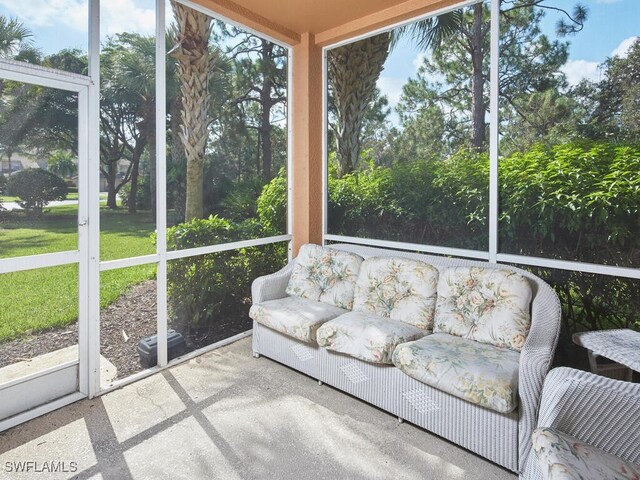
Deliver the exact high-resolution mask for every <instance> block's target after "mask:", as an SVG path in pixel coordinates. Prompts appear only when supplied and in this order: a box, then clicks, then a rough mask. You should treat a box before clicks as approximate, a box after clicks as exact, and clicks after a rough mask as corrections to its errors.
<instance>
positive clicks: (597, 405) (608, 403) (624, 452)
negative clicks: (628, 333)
mask: <svg viewBox="0 0 640 480" xmlns="http://www.w3.org/2000/svg"><path fill="white" fill-rule="evenodd" d="M538 426H541V427H553V428H555V429H556V430H559V431H561V432H563V433H566V434H567V435H571V436H572V437H575V438H577V439H579V440H582V441H583V442H585V443H588V444H590V445H593V446H594V447H598V448H601V449H602V450H604V451H606V452H609V453H611V454H613V455H616V456H618V457H620V458H624V459H625V460H627V461H629V462H633V463H639V464H640V448H638V445H640V428H639V426H640V384H637V383H630V382H623V381H620V380H613V379H611V378H607V377H602V376H600V375H595V374H593V373H589V372H583V371H581V370H575V369H573V368H566V367H560V368H555V369H553V370H552V371H551V372H550V373H549V375H547V380H546V382H545V385H544V390H543V393H542V403H541V405H540V415H539V416H538Z"/></svg>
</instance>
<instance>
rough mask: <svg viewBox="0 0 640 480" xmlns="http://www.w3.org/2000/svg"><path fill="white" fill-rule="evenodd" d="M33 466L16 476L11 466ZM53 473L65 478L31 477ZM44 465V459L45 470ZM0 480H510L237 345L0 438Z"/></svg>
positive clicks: (478, 460)
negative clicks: (53, 467)
mask: <svg viewBox="0 0 640 480" xmlns="http://www.w3.org/2000/svg"><path fill="white" fill-rule="evenodd" d="M29 461H30V462H35V464H31V467H32V470H31V472H30V473H16V472H15V471H11V470H15V468H16V467H17V462H29ZM45 462H49V464H48V465H49V466H51V465H54V464H55V465H56V466H57V467H59V468H60V467H63V468H64V470H66V472H58V473H35V472H34V469H39V470H40V471H41V470H42V469H43V468H45V469H46V468H49V467H48V466H45ZM52 462H53V463H52ZM0 478H3V479H4V478H8V479H24V478H47V479H55V478H80V479H89V478H91V479H105V480H109V479H117V480H126V479H164V478H166V479H172V480H173V479H199V478H202V479H225V480H227V479H229V480H232V479H253V478H261V479H262V478H264V479H278V480H283V479H295V480H301V479H345V480H346V479H387V478H394V479H396V480H397V479H474V480H477V479H483V480H490V479H514V478H516V476H515V475H513V474H512V473H511V472H508V471H506V470H504V469H502V468H500V467H498V466H496V465H494V464H492V463H490V462H487V461H486V460H484V459H482V458H480V457H478V456H476V455H474V454H472V453H469V452H468V451H466V450H464V449H461V448H459V447H457V446H455V445H453V444H451V443H449V442H447V441H445V440H442V439H440V438H438V437H436V436H433V435H431V434H429V433H427V432H425V431H424V430H421V429H420V428H417V427H415V426H413V425H410V424H407V423H404V424H398V422H397V420H396V418H395V417H393V416H392V415H390V414H387V413H385V412H383V411H381V410H378V409H376V408H374V407H372V406H370V405H367V404H366V403H363V402H361V401H359V400H357V399H355V398H352V397H349V396H348V395H345V394H343V393H341V392H339V391H337V390H334V389H333V388H331V387H327V386H319V385H318V384H317V382H316V381H315V380H313V379H311V378H309V377H306V376H304V375H302V374H300V373H298V372H295V371H293V370H291V369H289V368H287V367H284V366H282V365H280V364H277V363H275V362H273V361H271V360H269V359H266V358H259V359H254V358H252V357H251V338H247V339H243V340H240V341H238V342H236V343H234V344H231V345H228V346H226V347H223V348H221V349H218V350H216V351H214V352H211V353H208V354H205V355H202V356H200V357H197V358H195V359H193V360H191V361H189V362H187V363H184V364H181V365H178V366H176V367H173V368H171V369H168V370H165V371H164V372H161V373H158V374H156V375H153V376H151V377H148V378H146V379H144V380H141V381H139V382H136V383H134V384H131V385H128V386H126V387H124V388H122V389H120V390H117V391H114V392H111V393H108V394H106V395H103V396H101V397H99V398H96V399H93V400H83V401H80V402H78V403H75V404H73V405H71V406H68V407H65V408H62V409H60V410H57V411H55V412H52V413H50V414H48V415H45V416H43V417H40V418H37V419H35V420H32V421H30V422H28V423H26V424H24V425H21V426H18V427H16V428H13V429H11V430H9V431H7V432H5V433H2V434H0Z"/></svg>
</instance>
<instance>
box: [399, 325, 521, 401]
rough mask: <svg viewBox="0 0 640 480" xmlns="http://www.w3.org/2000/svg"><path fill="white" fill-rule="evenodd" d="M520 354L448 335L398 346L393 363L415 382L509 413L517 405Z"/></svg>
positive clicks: (440, 334)
mask: <svg viewBox="0 0 640 480" xmlns="http://www.w3.org/2000/svg"><path fill="white" fill-rule="evenodd" d="M519 359H520V354H519V353H518V352H514V351H513V350H510V349H508V348H504V347H496V346H494V345H488V344H486V343H479V342H476V341H475V340H470V339H467V338H461V337H456V336H453V335H448V334H446V333H434V334H433V335H429V336H427V337H424V338H421V339H420V340H417V341H415V342H410V343H405V344H402V345H399V346H398V348H396V350H395V352H394V353H393V363H394V365H395V366H396V367H398V368H399V369H400V370H402V371H403V372H404V373H406V374H407V375H409V376H410V377H412V378H415V379H416V380H418V381H420V382H422V383H426V384H427V385H431V386H432V387H435V388H437V389H439V390H442V391H444V392H447V393H450V394H451V395H455V396H456V397H460V398H462V399H464V400H467V401H469V402H472V403H475V404H478V405H481V406H483V407H486V408H490V409H492V410H495V411H497V412H501V413H508V412H511V411H512V410H514V409H515V408H516V406H517V405H518V395H517V392H518V367H519V363H518V362H519Z"/></svg>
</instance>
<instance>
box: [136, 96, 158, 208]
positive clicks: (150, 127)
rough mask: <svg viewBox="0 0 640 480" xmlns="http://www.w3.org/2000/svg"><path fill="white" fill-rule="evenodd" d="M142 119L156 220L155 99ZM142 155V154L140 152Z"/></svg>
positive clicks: (148, 105)
mask: <svg viewBox="0 0 640 480" xmlns="http://www.w3.org/2000/svg"><path fill="white" fill-rule="evenodd" d="M142 118H144V120H143V121H142V122H140V125H139V127H138V129H139V130H140V134H141V135H142V136H143V137H144V144H145V147H148V149H149V197H150V198H149V203H150V207H151V215H152V217H153V218H155V214H156V112H155V98H154V99H153V101H151V102H148V103H147V104H146V105H145V106H144V108H143V111H142ZM140 154H141V155H142V152H140Z"/></svg>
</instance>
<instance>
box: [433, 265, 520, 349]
mask: <svg viewBox="0 0 640 480" xmlns="http://www.w3.org/2000/svg"><path fill="white" fill-rule="evenodd" d="M531 297H532V294H531V285H530V284H529V281H528V280H527V279H526V278H525V277H523V276H522V275H519V274H517V273H515V272H512V271H511V270H506V269H504V270H503V269H492V268H481V267H473V268H468V267H455V268H447V269H444V270H442V271H441V272H440V278H439V280H438V301H437V304H436V313H435V321H434V329H433V330H434V332H443V333H450V334H451V335H457V336H459V337H465V338H470V339H472V340H476V341H478V342H482V343H489V344H491V345H497V346H500V347H508V348H511V349H513V350H516V351H518V352H519V351H520V350H521V349H522V346H523V345H524V341H525V339H526V338H527V335H528V333H529V328H530V327H531V313H530V304H531Z"/></svg>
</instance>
